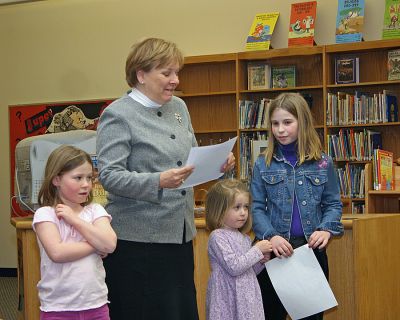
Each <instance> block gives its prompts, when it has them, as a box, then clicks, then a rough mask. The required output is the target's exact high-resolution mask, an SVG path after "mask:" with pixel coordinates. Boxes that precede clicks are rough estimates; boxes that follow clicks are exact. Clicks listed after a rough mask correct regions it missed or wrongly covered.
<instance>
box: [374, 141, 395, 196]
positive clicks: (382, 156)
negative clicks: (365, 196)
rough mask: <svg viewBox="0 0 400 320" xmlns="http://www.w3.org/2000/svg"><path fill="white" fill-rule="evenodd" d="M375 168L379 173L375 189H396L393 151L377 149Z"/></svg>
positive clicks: (377, 173)
mask: <svg viewBox="0 0 400 320" xmlns="http://www.w3.org/2000/svg"><path fill="white" fill-rule="evenodd" d="M374 153H375V159H374V160H375V161H376V162H375V165H376V169H375V170H374V171H375V173H376V175H377V179H376V180H377V184H376V185H375V190H393V189H394V173H393V152H391V151H386V150H380V149H376V150H375V151H374Z"/></svg>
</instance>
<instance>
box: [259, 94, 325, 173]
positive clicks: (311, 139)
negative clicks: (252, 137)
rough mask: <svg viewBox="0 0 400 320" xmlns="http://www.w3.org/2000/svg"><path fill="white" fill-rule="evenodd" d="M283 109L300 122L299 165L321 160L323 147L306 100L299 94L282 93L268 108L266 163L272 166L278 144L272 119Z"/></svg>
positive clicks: (298, 140)
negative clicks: (273, 131)
mask: <svg viewBox="0 0 400 320" xmlns="http://www.w3.org/2000/svg"><path fill="white" fill-rule="evenodd" d="M277 109H282V110H285V111H287V112H289V113H290V114H292V115H293V116H294V117H295V118H296V119H297V122H298V136H297V147H298V159H299V164H302V163H303V162H304V161H306V160H320V159H321V156H322V145H321V141H320V139H319V137H318V133H317V131H316V130H315V128H314V123H313V117H312V114H311V111H310V107H309V106H308V104H307V102H306V100H304V98H303V97H302V96H301V95H300V94H299V93H293V92H286V93H281V94H280V95H279V96H277V97H276V98H275V99H274V100H272V102H271V104H270V105H269V107H268V112H267V126H268V148H267V149H266V150H265V162H266V164H267V166H269V165H270V164H271V160H272V156H273V155H274V152H275V148H276V146H277V142H276V140H275V137H274V134H273V133H272V125H271V117H272V114H273V113H274V111H275V110H277Z"/></svg>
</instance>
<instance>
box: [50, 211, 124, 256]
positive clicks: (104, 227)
mask: <svg viewBox="0 0 400 320" xmlns="http://www.w3.org/2000/svg"><path fill="white" fill-rule="evenodd" d="M98 209H99V210H104V208H103V207H101V206H100V205H99V206H98ZM55 211H56V214H57V217H59V218H63V219H64V220H65V221H66V222H67V223H69V224H70V225H71V226H72V227H74V228H75V229H76V230H77V231H78V232H79V233H80V234H81V235H82V236H83V237H84V238H85V240H86V241H87V242H89V244H91V245H92V246H93V247H94V248H95V249H96V250H97V251H99V252H100V253H101V254H103V253H112V252H113V251H114V250H115V247H116V245H117V235H116V234H115V232H114V230H113V229H112V227H111V225H110V220H109V218H108V217H106V216H101V217H99V218H97V219H96V220H94V221H93V223H89V222H86V221H84V220H82V219H81V218H80V217H79V216H78V215H76V214H75V213H74V212H73V210H72V209H71V208H70V207H69V206H67V205H64V204H58V205H57V206H56V209H55Z"/></svg>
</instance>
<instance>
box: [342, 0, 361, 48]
mask: <svg viewBox="0 0 400 320" xmlns="http://www.w3.org/2000/svg"><path fill="white" fill-rule="evenodd" d="M364 6H365V4H364V0H338V11H337V16H336V43H345V42H359V41H361V40H362V36H363V27H364Z"/></svg>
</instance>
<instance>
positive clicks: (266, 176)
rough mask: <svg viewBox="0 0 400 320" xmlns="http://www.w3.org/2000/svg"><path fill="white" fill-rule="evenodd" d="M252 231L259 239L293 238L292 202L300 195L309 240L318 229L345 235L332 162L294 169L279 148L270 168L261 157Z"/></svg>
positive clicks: (326, 159)
mask: <svg viewBox="0 0 400 320" xmlns="http://www.w3.org/2000/svg"><path fill="white" fill-rule="evenodd" d="M250 189H251V194H252V198H253V202H252V215H253V230H254V232H255V234H256V237H257V238H259V239H270V238H271V237H273V236H275V235H280V236H282V237H284V238H286V239H287V240H289V238H290V226H291V222H292V211H293V199H294V194H295V193H296V196H297V203H298V207H299V211H300V218H301V224H302V226H303V230H304V234H305V236H306V238H307V240H308V238H309V237H310V236H311V234H312V233H313V232H314V231H315V230H324V231H329V232H330V233H331V234H332V235H334V236H337V235H341V234H343V225H342V224H341V222H340V219H341V216H342V202H341V201H340V191H339V184H338V180H337V176H336V172H335V170H334V167H333V162H332V159H331V158H330V157H329V156H327V155H326V154H322V158H321V160H318V161H315V160H313V161H305V162H303V163H302V164H301V165H296V166H295V167H293V166H292V165H291V164H290V163H289V162H288V161H286V160H285V159H284V157H283V156H282V153H281V151H280V150H279V149H278V150H277V151H276V154H274V156H273V159H272V160H271V165H270V166H269V167H267V166H266V164H265V158H264V156H262V155H261V156H259V157H258V159H257V161H256V163H255V166H254V170H253V178H252V181H251V188H250Z"/></svg>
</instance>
